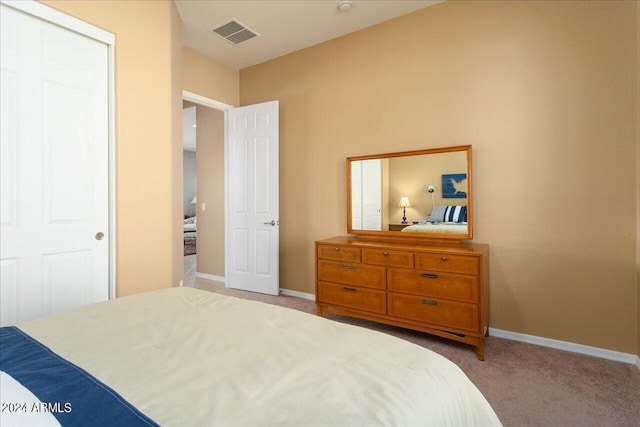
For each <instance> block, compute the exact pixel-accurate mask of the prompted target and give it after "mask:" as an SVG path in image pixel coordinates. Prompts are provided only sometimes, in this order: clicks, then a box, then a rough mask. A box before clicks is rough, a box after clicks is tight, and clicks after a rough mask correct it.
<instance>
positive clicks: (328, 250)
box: [318, 245, 360, 262]
mask: <svg viewBox="0 0 640 427" xmlns="http://www.w3.org/2000/svg"><path fill="white" fill-rule="evenodd" d="M318 258H323V259H333V260H336V261H347V262H360V249H359V248H350V247H348V246H333V245H318Z"/></svg>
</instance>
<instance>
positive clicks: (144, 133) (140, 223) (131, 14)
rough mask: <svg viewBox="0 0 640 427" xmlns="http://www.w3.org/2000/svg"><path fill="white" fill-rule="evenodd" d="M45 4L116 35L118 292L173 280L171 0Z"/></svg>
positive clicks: (178, 142) (177, 179)
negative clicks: (157, 0) (167, 0)
mask: <svg viewBox="0 0 640 427" xmlns="http://www.w3.org/2000/svg"><path fill="white" fill-rule="evenodd" d="M43 3H44V4H46V5H49V6H51V7H53V8H55V9H58V10H60V11H62V12H64V13H67V14H69V15H72V16H75V17H77V18H79V19H82V20H84V21H86V22H89V23H91V24H93V25H96V26H98V27H101V28H103V29H105V30H107V31H110V32H112V33H114V34H115V36H116V48H115V83H116V87H115V100H116V105H115V112H116V135H115V139H116V147H115V148H116V222H117V230H116V233H117V234H116V238H117V240H116V288H117V295H118V296H122V295H128V294H133V293H136V292H142V291H147V290H152V289H157V288H163V287H169V286H172V285H176V284H177V283H178V282H177V280H179V278H180V277H181V276H182V274H183V273H182V254H181V253H180V257H179V259H178V260H176V259H175V257H176V253H177V251H178V249H177V248H180V247H181V245H182V243H181V242H182V238H181V236H180V239H179V240H180V241H178V240H177V235H176V233H175V230H176V224H178V220H179V218H180V216H181V215H182V207H181V204H179V200H180V199H176V197H175V194H176V192H177V191H181V186H182V182H181V179H182V167H181V165H179V164H178V163H177V160H176V153H177V152H178V150H181V149H182V148H181V146H182V136H181V129H182V128H181V122H182V114H179V113H178V112H179V111H181V109H180V105H181V99H180V98H176V95H178V94H179V92H180V91H181V87H179V86H178V88H176V87H175V86H176V83H177V82H180V80H181V78H180V68H181V67H180V61H181V58H180V50H181V49H176V48H177V47H179V46H181V38H182V35H181V27H180V25H181V22H180V19H179V16H178V14H177V11H176V9H175V5H174V4H173V2H148V1H127V2H114V1H98V0H96V1H90V2H87V1H49V0H47V1H43ZM176 89H177V90H176ZM177 159H181V157H177ZM178 169H179V170H180V173H177V171H178ZM177 208H179V212H178V211H176V209H177ZM178 227H179V225H178ZM178 230H179V228H178ZM178 244H179V245H180V246H178ZM174 261H175V262H174Z"/></svg>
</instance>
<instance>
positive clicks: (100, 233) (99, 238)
mask: <svg viewBox="0 0 640 427" xmlns="http://www.w3.org/2000/svg"><path fill="white" fill-rule="evenodd" d="M102 239H104V233H102V232H99V233H96V240H102Z"/></svg>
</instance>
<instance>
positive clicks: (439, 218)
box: [428, 206, 447, 222]
mask: <svg viewBox="0 0 640 427" xmlns="http://www.w3.org/2000/svg"><path fill="white" fill-rule="evenodd" d="M446 210H447V206H434V207H433V211H432V212H431V215H429V216H428V218H429V221H431V222H444V214H445V212H446Z"/></svg>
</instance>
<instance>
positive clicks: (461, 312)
mask: <svg viewBox="0 0 640 427" xmlns="http://www.w3.org/2000/svg"><path fill="white" fill-rule="evenodd" d="M315 249H316V305H317V310H318V315H320V316H322V315H323V314H324V313H329V314H337V315H342V316H352V317H359V318H362V319H367V320H372V321H376V322H381V323H387V324H390V325H396V326H401V327H404V328H409V329H415V330H418V331H423V332H427V333H430V334H434V335H439V336H441V337H445V338H449V339H452V340H456V341H460V342H463V343H467V344H471V345H473V346H475V347H476V351H477V354H478V359H480V360H484V337H485V336H486V335H488V331H489V246H488V245H483V244H477V243H435V244H431V243H422V242H413V241H401V240H399V241H393V240H385V239H373V238H363V237H362V236H361V237H359V238H356V237H333V238H330V239H326V240H320V241H317V242H316V248H315Z"/></svg>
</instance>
